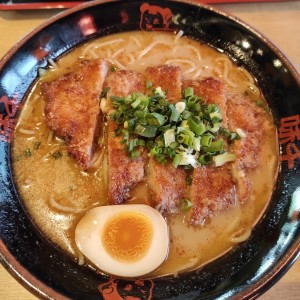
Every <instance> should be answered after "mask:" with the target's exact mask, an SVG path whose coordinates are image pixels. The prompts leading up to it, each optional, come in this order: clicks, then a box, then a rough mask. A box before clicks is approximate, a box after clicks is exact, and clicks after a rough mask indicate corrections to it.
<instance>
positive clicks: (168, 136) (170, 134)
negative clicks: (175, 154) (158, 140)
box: [164, 128, 175, 147]
mask: <svg viewBox="0 0 300 300" xmlns="http://www.w3.org/2000/svg"><path fill="white" fill-rule="evenodd" d="M164 141H165V146H166V147H169V146H170V145H171V144H172V143H175V129H174V128H172V129H168V130H167V131H166V132H165V133H164Z"/></svg>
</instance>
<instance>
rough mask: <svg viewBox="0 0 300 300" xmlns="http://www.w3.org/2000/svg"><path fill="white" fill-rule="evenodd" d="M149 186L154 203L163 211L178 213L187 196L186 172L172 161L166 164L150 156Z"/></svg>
mask: <svg viewBox="0 0 300 300" xmlns="http://www.w3.org/2000/svg"><path fill="white" fill-rule="evenodd" d="M147 171H148V186H149V187H150V193H151V196H152V197H151V199H152V201H153V205H154V206H155V208H156V209H158V210H159V211H160V212H161V213H168V214H176V213H178V212H179V207H180V203H181V200H182V199H183V198H185V197H186V191H187V189H186V172H185V170H184V169H183V168H175V167H173V165H172V162H171V161H168V162H167V163H166V164H162V163H160V162H158V161H157V160H156V159H154V158H150V160H149V164H148V169H147Z"/></svg>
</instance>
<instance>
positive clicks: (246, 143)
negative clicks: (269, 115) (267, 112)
mask: <svg viewBox="0 0 300 300" xmlns="http://www.w3.org/2000/svg"><path fill="white" fill-rule="evenodd" d="M227 104H228V108H227V115H228V119H229V123H228V127H229V129H230V130H236V129H237V128H240V129H242V131H243V132H244V134H245V136H244V137H242V138H241V139H240V140H238V141H235V143H234V152H235V154H236V162H237V163H236V166H237V168H238V169H253V168H255V167H256V166H257V164H258V162H259V153H260V150H261V139H262V136H263V135H264V130H265V129H264V125H263V120H264V118H263V114H264V111H263V109H262V108H261V107H258V106H257V105H256V104H255V103H254V102H253V101H251V100H250V99H248V98H246V97H243V96H239V95H229V96H228V101H227ZM245 109H246V115H245Z"/></svg>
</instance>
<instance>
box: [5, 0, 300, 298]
mask: <svg viewBox="0 0 300 300" xmlns="http://www.w3.org/2000/svg"><path fill="white" fill-rule="evenodd" d="M142 5H145V6H144V7H143V9H142ZM145 12H146V13H148V15H149V14H150V16H151V18H145V17H144V13H145ZM170 13H171V15H172V16H175V15H176V16H177V18H176V20H177V22H176V24H175V23H174V22H173V20H172V18H170ZM155 19H157V20H158V22H154V20H155ZM178 29H181V30H183V31H184V32H185V34H186V35H188V36H190V37H192V38H194V39H197V40H199V41H201V42H204V43H207V44H209V45H211V46H212V47H214V48H217V49H220V50H222V51H224V52H225V53H227V54H228V55H229V56H230V57H232V59H233V60H234V61H235V62H236V63H237V64H239V65H242V66H244V67H245V68H246V69H247V70H248V71H249V72H250V73H251V74H252V75H253V76H254V77H255V78H256V79H257V83H258V85H259V87H260V88H261V89H262V91H263V93H264V95H265V97H266V99H267V101H268V103H269V105H270V107H271V109H272V111H273V115H274V117H275V121H276V124H277V127H278V131H279V142H280V144H281V153H280V158H281V163H280V171H279V176H278V179H277V182H276V186H275V190H274V193H273V197H272V199H271V202H270V204H269V206H268V208H267V210H266V212H265V213H264V215H263V216H262V218H261V220H260V222H259V223H258V224H257V226H256V227H255V228H254V230H253V232H252V235H251V237H250V238H249V240H247V241H246V242H244V243H242V244H240V245H239V246H238V247H236V248H235V249H234V250H232V251H231V252H229V253H228V254H226V255H224V256H223V257H221V258H219V259H218V260H216V261H214V262H212V263H210V264H208V265H206V266H205V267H203V268H201V269H199V270H197V271H194V272H190V273H188V274H184V275H181V276H179V277H165V278H157V279H151V280H143V281H141V280H138V281H125V280H121V279H115V280H112V279H110V278H108V277H105V276H102V275H99V274H97V273H96V272H94V271H92V270H90V269H88V268H86V267H83V266H79V265H78V264H77V263H76V262H74V261H73V260H72V259H71V258H70V257H68V256H67V255H66V254H64V253H63V252H62V251H60V250H59V249H57V248H56V247H55V246H54V245H52V244H51V243H50V242H49V241H48V240H47V239H46V238H45V237H43V236H42V235H41V234H40V232H39V230H38V229H37V228H35V226H34V224H33V223H32V222H31V220H30V218H29V217H28V215H27V214H26V212H25V211H24V209H23V207H22V200H21V199H20V197H19V195H18V192H17V190H16V187H15V183H14V179H13V174H12V170H11V161H10V160H11V157H10V145H11V139H12V134H13V128H14V125H15V123H16V118H17V116H18V113H19V111H20V109H21V108H22V104H23V101H24V99H25V98H26V94H27V93H28V91H29V90H30V88H31V87H32V86H33V84H34V82H35V80H36V79H37V74H38V68H40V67H46V66H47V63H48V59H50V58H51V59H56V58H58V57H59V56H61V55H63V54H64V53H65V52H66V51H69V50H70V49H72V48H73V47H75V46H76V45H78V44H80V43H82V42H84V41H86V40H88V39H91V38H94V37H99V36H105V35H108V34H110V33H115V32H121V31H130V30H171V31H174V30H178ZM299 100H300V77H299V74H298V73H297V72H296V70H295V69H294V68H293V66H291V64H290V63H289V62H288V60H287V59H286V58H285V57H284V56H283V55H282V53H280V52H279V50H277V49H276V48H275V47H274V46H273V45H272V44H271V43H270V42H268V41H267V40H266V39H265V38H264V37H262V36H261V35H260V34H259V33H257V32H255V31H254V30H252V29H251V28H249V27H248V26H247V25H245V24H243V23H242V22H241V21H239V20H237V19H235V18H234V17H230V16H228V15H226V14H224V13H221V12H219V11H216V10H215V9H213V8H210V7H207V6H202V5H199V4H195V5H192V4H190V3H185V2H177V1H148V2H147V4H144V3H143V2H140V1H137V0H129V1H126V2H125V1H124V2H123V1H114V2H103V1H102V2H93V3H87V4H85V5H83V6H80V7H76V8H73V9H71V10H70V11H66V12H64V13H62V14H60V15H58V16H57V17H54V18H53V19H51V20H49V21H48V22H47V23H46V24H44V25H43V26H41V27H40V28H38V29H36V30H35V31H34V32H32V33H31V34H29V35H28V36H27V37H25V38H24V39H23V40H22V41H21V42H20V43H19V44H18V45H17V46H16V47H15V48H13V49H12V50H11V51H10V52H9V53H8V54H7V55H6V56H5V57H4V59H3V60H2V61H1V62H0V120H1V118H2V120H3V122H2V121H1V122H2V123H0V124H1V126H2V127H0V129H1V131H0V218H1V222H0V237H1V241H0V258H1V261H2V263H3V264H4V265H5V266H8V267H9V268H10V269H11V272H12V273H13V274H14V275H15V276H16V277H17V278H19V279H21V281H22V282H23V283H24V284H25V285H27V287H28V288H30V289H31V290H32V291H33V292H34V293H36V294H37V295H38V296H40V297H46V298H56V297H57V298H58V297H66V298H72V299H99V298H101V295H102V297H103V298H104V299H116V296H117V295H122V296H123V297H124V298H125V297H126V296H135V297H136V299H150V298H151V299H171V298H172V299H183V298H185V299H187V298H188V299H194V298H197V299H204V298H205V299H217V298H220V299H228V298H237V299H241V298H242V297H245V298H250V297H255V296H257V295H259V294H261V293H262V292H263V291H264V290H265V289H267V288H268V287H269V286H270V285H271V284H273V283H274V282H275V281H276V280H277V279H278V278H279V277H280V276H281V275H282V274H283V273H284V271H285V270H286V269H287V268H288V267H289V266H290V264H291V263H292V262H293V261H294V259H295V258H296V257H297V255H298V254H299V250H300V218H299V212H300V205H299V203H300V155H299V151H300V140H299V138H297V135H296V133H294V134H293V130H297V128H299V125H300V101H299ZM129 286H130V288H128V287H129Z"/></svg>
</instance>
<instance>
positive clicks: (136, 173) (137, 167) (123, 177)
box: [107, 120, 147, 204]
mask: <svg viewBox="0 0 300 300" xmlns="http://www.w3.org/2000/svg"><path fill="white" fill-rule="evenodd" d="M107 123H108V144H107V149H108V201H109V204H120V203H122V202H123V201H124V200H125V199H127V198H129V196H130V190H131V189H132V188H133V187H135V186H136V185H137V184H139V183H140V182H142V181H143V180H144V176H145V163H146V159H147V153H146V151H144V150H143V149H140V151H141V155H140V156H139V157H137V158H134V159H131V158H130V157H129V155H128V153H127V151H126V150H125V149H124V144H121V143H120V140H121V137H120V136H117V137H116V136H115V129H117V128H118V125H117V123H116V122H115V121H113V120H108V122H107Z"/></svg>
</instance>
